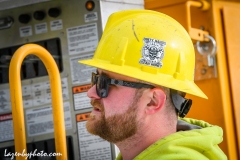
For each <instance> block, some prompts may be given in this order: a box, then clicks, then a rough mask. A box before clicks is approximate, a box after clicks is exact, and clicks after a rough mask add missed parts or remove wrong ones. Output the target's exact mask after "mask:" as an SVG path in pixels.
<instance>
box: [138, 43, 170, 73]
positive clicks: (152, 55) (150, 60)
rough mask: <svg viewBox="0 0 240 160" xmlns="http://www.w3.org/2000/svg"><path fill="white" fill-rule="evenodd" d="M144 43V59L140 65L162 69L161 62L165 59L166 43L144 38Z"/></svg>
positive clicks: (140, 61)
mask: <svg viewBox="0 0 240 160" xmlns="http://www.w3.org/2000/svg"><path fill="white" fill-rule="evenodd" d="M143 42H144V46H143V48H142V58H141V59H140V60H139V63H140V64H145V65H148V66H154V67H158V68H161V67H162V66H163V63H162V62H161V60H162V59H163V57H164V47H165V46H166V42H164V41H160V40H156V39H152V38H144V39H143Z"/></svg>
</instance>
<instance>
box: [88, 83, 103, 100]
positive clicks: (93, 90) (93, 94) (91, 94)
mask: <svg viewBox="0 0 240 160" xmlns="http://www.w3.org/2000/svg"><path fill="white" fill-rule="evenodd" d="M87 96H88V97H89V98H94V99H100V97H99V96H98V95H97V92H96V85H93V86H92V87H91V88H90V89H89V90H88V92H87Z"/></svg>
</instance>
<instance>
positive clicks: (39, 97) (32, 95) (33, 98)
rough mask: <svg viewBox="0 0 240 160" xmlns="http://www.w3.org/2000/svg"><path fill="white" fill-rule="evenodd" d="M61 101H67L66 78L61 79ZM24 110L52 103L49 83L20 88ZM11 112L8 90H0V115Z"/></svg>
mask: <svg viewBox="0 0 240 160" xmlns="http://www.w3.org/2000/svg"><path fill="white" fill-rule="evenodd" d="M61 83H62V96H63V100H68V99H69V94H68V81H67V78H62V79H61ZM22 99H23V106H24V108H30V107H33V106H39V105H44V104H48V103H51V102H52V96H51V90H50V82H49V81H45V82H40V83H34V84H31V85H24V86H22ZM9 111H11V102H10V92H9V89H5V90H0V114H1V113H7V112H9Z"/></svg>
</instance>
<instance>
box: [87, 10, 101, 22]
mask: <svg viewBox="0 0 240 160" xmlns="http://www.w3.org/2000/svg"><path fill="white" fill-rule="evenodd" d="M84 20H85V22H92V21H97V20H98V15H97V12H90V13H87V14H84Z"/></svg>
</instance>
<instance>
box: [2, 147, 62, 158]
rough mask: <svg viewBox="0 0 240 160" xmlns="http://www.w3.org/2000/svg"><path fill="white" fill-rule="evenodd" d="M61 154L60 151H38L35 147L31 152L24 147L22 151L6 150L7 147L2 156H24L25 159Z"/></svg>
mask: <svg viewBox="0 0 240 160" xmlns="http://www.w3.org/2000/svg"><path fill="white" fill-rule="evenodd" d="M57 156H62V154H61V153H46V152H44V151H38V150H37V149H35V150H34V151H33V152H32V151H31V152H29V153H26V151H25V149H24V150H23V151H22V153H19V152H15V153H12V152H8V151H7V149H5V151H4V157H6V158H11V159H14V158H15V157H26V158H25V159H30V158H32V157H57Z"/></svg>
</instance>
